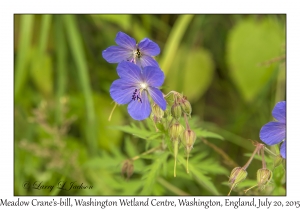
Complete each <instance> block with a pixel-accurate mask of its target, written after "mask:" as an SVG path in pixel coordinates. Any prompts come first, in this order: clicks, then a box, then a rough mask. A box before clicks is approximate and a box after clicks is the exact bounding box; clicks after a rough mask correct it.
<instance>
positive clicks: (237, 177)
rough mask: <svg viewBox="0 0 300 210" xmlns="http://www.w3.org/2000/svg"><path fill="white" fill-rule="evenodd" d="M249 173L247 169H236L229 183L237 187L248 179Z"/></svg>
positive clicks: (232, 172)
mask: <svg viewBox="0 0 300 210" xmlns="http://www.w3.org/2000/svg"><path fill="white" fill-rule="evenodd" d="M247 175H248V173H247V171H246V170H245V169H243V168H241V167H235V168H234V169H233V170H232V171H231V174H230V177H229V183H230V184H231V185H236V184H238V183H240V182H241V181H243V180H244V179H245V178H246V177H247Z"/></svg>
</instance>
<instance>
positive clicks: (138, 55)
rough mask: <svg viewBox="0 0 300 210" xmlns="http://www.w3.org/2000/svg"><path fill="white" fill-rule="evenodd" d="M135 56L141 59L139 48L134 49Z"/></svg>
mask: <svg viewBox="0 0 300 210" xmlns="http://www.w3.org/2000/svg"><path fill="white" fill-rule="evenodd" d="M136 55H137V57H138V58H141V52H140V49H139V48H137V49H136Z"/></svg>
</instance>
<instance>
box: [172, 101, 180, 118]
mask: <svg viewBox="0 0 300 210" xmlns="http://www.w3.org/2000/svg"><path fill="white" fill-rule="evenodd" d="M171 114H172V116H173V117H174V118H175V119H176V120H178V119H179V118H180V117H181V115H182V111H181V106H180V104H179V103H174V104H173V106H172V107H171Z"/></svg>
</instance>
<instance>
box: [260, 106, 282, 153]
mask: <svg viewBox="0 0 300 210" xmlns="http://www.w3.org/2000/svg"><path fill="white" fill-rule="evenodd" d="M272 115H273V117H274V118H275V119H276V120H277V121H276V122H269V123H267V124H265V125H264V126H263V127H262V128H261V130H260V133H259V137H260V139H261V140H262V141H263V142H264V143H266V144H267V145H274V144H279V143H280V142H282V141H283V142H282V144H281V147H280V154H281V156H282V157H283V158H286V135H285V134H286V102H285V101H281V102H278V103H277V104H276V105H275V107H274V109H273V111H272Z"/></svg>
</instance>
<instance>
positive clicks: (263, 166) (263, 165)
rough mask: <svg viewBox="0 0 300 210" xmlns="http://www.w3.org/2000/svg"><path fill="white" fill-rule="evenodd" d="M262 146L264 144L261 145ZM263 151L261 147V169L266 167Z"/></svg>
mask: <svg viewBox="0 0 300 210" xmlns="http://www.w3.org/2000/svg"><path fill="white" fill-rule="evenodd" d="M263 147H264V146H263ZM264 153H265V151H264V149H263V148H262V149H261V159H262V168H263V169H266V168H267V165H266V161H265V154H264Z"/></svg>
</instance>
